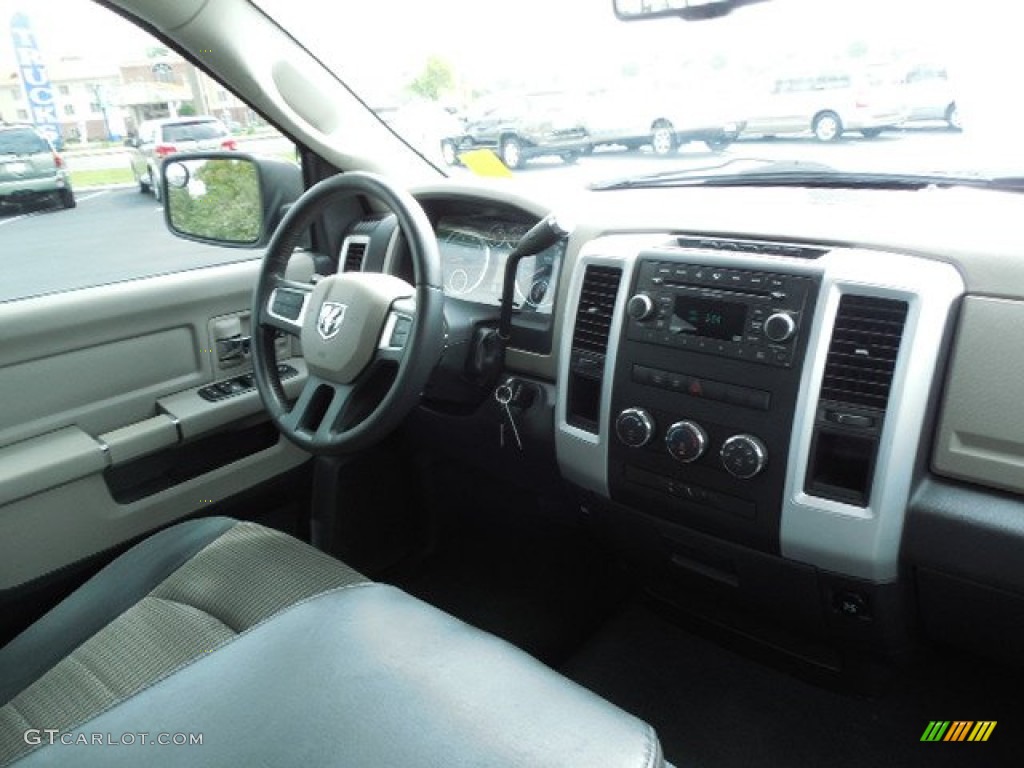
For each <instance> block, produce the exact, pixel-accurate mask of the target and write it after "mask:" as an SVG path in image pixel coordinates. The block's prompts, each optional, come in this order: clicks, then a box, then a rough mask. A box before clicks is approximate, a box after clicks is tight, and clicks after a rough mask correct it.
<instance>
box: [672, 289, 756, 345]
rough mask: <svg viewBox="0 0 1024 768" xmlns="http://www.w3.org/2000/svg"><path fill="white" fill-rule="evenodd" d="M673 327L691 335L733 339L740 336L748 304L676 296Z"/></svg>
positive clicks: (744, 325)
mask: <svg viewBox="0 0 1024 768" xmlns="http://www.w3.org/2000/svg"><path fill="white" fill-rule="evenodd" d="M673 314H674V315H675V316H674V317H673V318H672V324H671V327H672V330H673V331H675V332H676V333H688V334H692V335H694V336H706V337H708V338H711V339H724V340H727V341H732V340H734V339H737V338H742V337H743V329H744V328H745V327H746V323H747V307H746V305H745V304H735V303H733V302H729V301H718V300H714V299H705V298H701V297H699V296H676V304H675V308H674V311H673Z"/></svg>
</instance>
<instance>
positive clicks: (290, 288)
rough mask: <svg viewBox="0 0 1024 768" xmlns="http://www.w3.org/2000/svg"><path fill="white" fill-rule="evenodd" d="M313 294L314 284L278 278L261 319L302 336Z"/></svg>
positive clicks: (280, 329) (264, 322)
mask: <svg viewBox="0 0 1024 768" xmlns="http://www.w3.org/2000/svg"><path fill="white" fill-rule="evenodd" d="M312 295H313V286H312V285H307V284H305V283H297V282H295V281H294V280H278V281H277V285H276V286H275V287H274V288H273V290H272V291H271V292H270V296H269V297H268V298H267V301H266V304H265V305H264V307H263V312H262V317H261V318H260V321H261V322H262V324H264V325H269V326H270V327H272V328H276V329H277V330H279V331H284V332H285V333H287V334H289V335H291V336H300V335H301V334H302V324H303V323H304V322H305V320H306V312H307V311H308V310H309V305H310V299H311V297H312Z"/></svg>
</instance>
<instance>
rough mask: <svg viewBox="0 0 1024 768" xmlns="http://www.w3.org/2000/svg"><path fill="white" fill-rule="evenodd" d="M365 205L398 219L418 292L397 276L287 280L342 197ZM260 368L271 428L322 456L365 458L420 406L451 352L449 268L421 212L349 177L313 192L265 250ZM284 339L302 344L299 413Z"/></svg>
mask: <svg viewBox="0 0 1024 768" xmlns="http://www.w3.org/2000/svg"><path fill="white" fill-rule="evenodd" d="M350 195H364V196H367V197H373V198H376V199H377V200H379V201H380V202H382V203H384V204H385V205H386V206H387V207H388V208H390V209H391V211H392V212H393V213H394V214H395V216H396V218H397V219H398V225H399V227H401V229H402V232H403V233H404V234H405V238H406V241H407V242H408V244H409V250H410V253H411V254H412V263H413V270H414V275H415V281H416V284H415V286H413V285H410V284H409V283H407V282H406V281H405V280H401V279H399V278H397V277H394V276H392V275H384V274H379V273H370V272H343V273H341V274H334V275H329V276H327V277H325V278H323V279H322V280H320V281H319V282H318V283H316V284H315V285H307V284H305V283H299V282H295V281H293V280H288V279H286V278H285V269H286V267H287V265H288V260H289V258H290V257H291V255H292V252H293V251H294V250H295V247H296V245H297V244H298V243H299V242H300V240H301V238H302V236H303V235H304V233H305V232H306V229H307V228H308V226H309V224H310V223H311V222H312V221H313V220H314V219H315V218H316V217H317V216H319V215H320V213H321V212H322V211H323V210H324V209H325V208H326V206H328V205H329V204H331V203H332V202H334V201H336V200H337V199H338V198H339V197H343V196H350ZM252 317H253V333H252V367H253V378H254V379H255V382H256V388H257V389H258V390H259V393H260V397H261V398H262V400H263V404H264V405H265V406H266V409H267V412H268V413H269V414H270V418H271V419H272V420H273V421H274V424H275V425H276V426H277V428H278V429H279V430H280V431H281V432H282V434H284V436H285V437H286V438H288V439H289V440H291V441H292V442H293V443H295V444H296V445H298V446H300V447H301V448H304V449H306V450H307V451H309V452H311V453H314V454H319V455H337V454H342V453H351V452H353V451H357V450H360V449H362V448H364V447H366V446H368V445H371V444H372V443H374V442H377V441H378V440H380V439H381V438H383V437H385V436H386V435H387V434H388V433H389V432H390V431H391V430H393V429H394V428H395V427H396V426H397V425H398V424H399V422H400V421H401V420H402V419H403V418H404V417H405V416H406V415H407V414H408V413H409V411H411V410H412V408H413V407H414V406H415V405H416V403H417V402H419V398H420V394H421V393H422V391H423V389H424V387H425V386H426V384H427V380H428V378H429V377H430V374H431V371H432V370H433V369H434V366H435V365H436V364H437V362H438V360H439V359H440V356H441V351H442V349H443V346H444V291H443V288H442V279H441V258H440V255H439V253H438V248H437V239H436V237H435V235H434V230H433V227H432V226H431V225H430V222H429V220H428V219H427V216H426V214H425V213H424V212H423V209H422V208H420V206H419V203H417V202H416V200H415V199H413V197H412V196H411V195H409V194H408V193H407V192H404V191H402V190H400V189H398V188H396V187H395V186H394V185H392V184H391V183H390V182H388V181H387V180H385V179H384V178H383V177H381V176H378V175H375V174H370V173H362V172H350V173H342V174H338V175H335V176H331V177H330V178H327V179H324V180H323V181H321V182H319V183H318V184H316V185H314V186H313V187H310V188H309V189H308V190H307V191H306V192H305V193H304V194H303V195H302V196H301V197H300V198H299V199H298V200H297V201H296V202H295V204H294V205H293V206H292V207H291V209H290V210H289V211H288V213H287V215H286V216H285V217H284V219H283V220H282V221H281V224H280V225H279V226H278V228H277V230H276V231H275V232H274V235H273V237H272V238H271V240H270V243H269V245H268V246H267V252H266V254H265V255H264V257H263V263H262V265H261V266H260V275H259V280H258V282H257V284H256V290H255V294H254V299H253V311H252ZM279 331H283V332H284V333H286V334H289V335H291V336H295V337H298V338H299V339H301V341H302V352H303V357H305V360H306V367H307V368H308V370H309V376H308V378H307V380H306V382H305V384H304V386H303V389H302V392H301V394H300V395H299V397H298V400H296V401H295V403H294V405H291V404H290V403H289V402H288V399H287V398H286V396H285V393H284V388H283V387H282V385H281V377H280V374H279V373H278V366H277V357H276V353H275V347H274V340H275V337H276V336H277V335H279V334H278V332H279Z"/></svg>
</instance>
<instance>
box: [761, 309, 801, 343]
mask: <svg viewBox="0 0 1024 768" xmlns="http://www.w3.org/2000/svg"><path fill="white" fill-rule="evenodd" d="M795 333H796V321H795V320H793V316H792V315H790V314H787V313H786V312H776V313H775V314H774V315H771V316H769V318H768V319H767V320H765V321H764V335H765V337H766V338H767V339H768V341H774V342H775V343H776V344H781V343H782V342H784V341H789V340H790V339H791V338H793V334H795Z"/></svg>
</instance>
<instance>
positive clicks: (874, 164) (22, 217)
mask: <svg viewBox="0 0 1024 768" xmlns="http://www.w3.org/2000/svg"><path fill="white" fill-rule="evenodd" d="M239 148H240V149H246V150H248V151H253V152H258V153H259V152H262V153H268V154H276V155H278V156H280V155H281V153H282V152H285V153H287V151H288V144H287V142H285V141H284V140H282V139H279V138H278V139H273V140H271V139H261V140H259V141H257V142H255V143H249V144H245V143H243V142H240V146H239ZM969 150H970V147H969V143H968V142H967V136H966V134H959V133H955V132H952V131H948V130H943V129H942V128H939V127H936V128H933V129H930V128H923V129H915V130H912V131H897V132H893V133H891V134H883V135H882V136H881V137H879V138H876V139H864V138H861V137H851V138H850V139H847V140H843V141H840V142H838V143H835V144H827V145H826V144H820V143H818V142H816V141H814V140H813V139H790V138H785V139H784V138H777V139H773V140H768V139H758V140H742V141H739V142H737V143H735V144H733V145H732V146H730V147H728V148H727V149H726V150H725V151H723V152H710V151H708V150H707V149H706V148H705V147H704V145H703V144H690V145H685V146H683V147H681V148H680V150H679V151H678V152H677V153H675V154H673V155H670V156H665V157H659V156H655V155H653V154H652V153H651V152H650V151H649V150H641V151H633V152H627V151H621V150H616V149H614V148H613V149H607V150H605V149H601V150H598V151H596V152H595V153H594V154H593V155H591V156H589V157H584V158H581V159H580V160H579V161H578V162H577V163H575V164H573V165H568V164H565V163H563V162H562V161H561V160H559V159H557V158H552V159H547V158H542V159H537V160H535V161H531V162H530V163H528V164H527V166H526V167H525V168H523V169H522V170H520V171H516V172H515V173H514V174H513V176H514V178H513V179H506V180H497V181H496V182H495V183H511V184H522V185H526V186H527V187H532V188H535V189H536V190H539V191H541V192H542V193H543V194H544V196H545V197H544V199H555V198H557V197H560V196H561V194H560V193H565V192H569V191H574V190H579V189H582V188H583V187H585V186H586V185H587V184H588V183H590V182H592V181H594V180H604V179H617V178H623V177H628V176H633V175H638V174H647V173H658V172H663V171H668V170H676V169H679V168H692V169H702V168H710V167H714V166H718V165H722V164H723V163H729V162H730V161H734V160H742V159H744V158H758V159H762V160H767V161H780V162H783V161H790V160H792V159H793V158H799V161H800V163H804V164H806V163H812V164H821V165H825V166H828V167H831V168H836V169H838V170H843V171H853V170H883V171H886V172H895V171H900V170H908V171H909V170H914V171H917V172H927V171H930V170H931V171H937V170H940V169H946V170H949V169H950V168H951V167H957V162H958V161H959V158H966V157H967V156H968V154H969ZM68 162H69V165H70V166H71V167H72V168H76V167H80V166H79V164H80V163H88V164H90V167H92V168H98V167H101V164H102V163H124V164H127V155H126V154H125V153H124V152H122V151H118V150H114V151H108V152H106V153H101V154H94V155H80V156H76V155H74V154H71V155H69V160H68ZM965 162H966V161H965ZM736 165H737V167H741V166H742V165H743V164H742V163H736ZM964 167H969V164H967V165H965V166H964ZM812 169H813V167H812ZM446 170H448V171H449V172H450V173H451V174H452V175H453V176H455V177H460V176H461V177H468V176H470V172H469V171H468V170H467V169H465V168H453V169H446ZM78 201H79V205H78V207H77V208H75V209H73V210H66V211H65V210H34V211H17V210H15V211H4V212H0V254H2V255H3V256H2V258H0V301H6V300H10V299H14V298H19V297H23V296H28V295H36V294H39V293H46V292H52V291H60V290H66V289H68V288H74V287H81V286H84V285H95V284H102V283H106V282H111V281H115V280H121V279H130V278H134V277H140V276H144V275H152V274H158V273H161V272H167V271H175V270H180V269H188V268H193V267H198V266H202V265H204V264H209V263H215V262H218V261H227V260H234V259H238V258H248V257H252V256H254V255H255V254H254V253H253V252H251V251H238V250H236V249H222V248H216V247H212V246H203V245H198V244H196V243H191V242H188V241H185V240H179V239H177V238H175V237H173V236H172V235H171V234H169V233H168V232H167V230H166V228H165V226H164V221H163V209H162V206H161V205H160V204H159V203H158V202H156V201H155V200H153V198H151V197H149V196H146V195H142V194H139V191H138V188H137V187H136V186H134V185H130V186H121V187H115V188H103V189H91V190H88V189H86V190H83V189H80V190H78Z"/></svg>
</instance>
